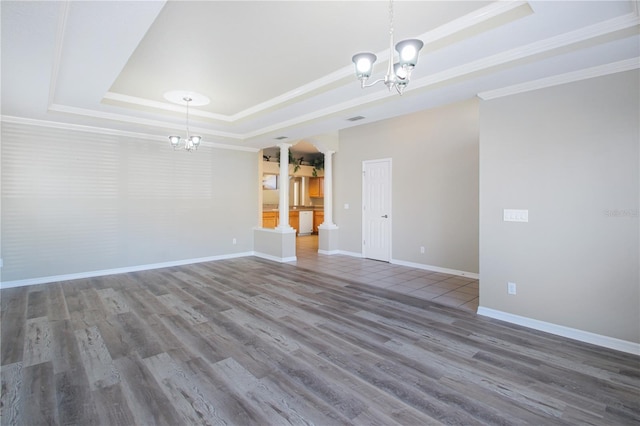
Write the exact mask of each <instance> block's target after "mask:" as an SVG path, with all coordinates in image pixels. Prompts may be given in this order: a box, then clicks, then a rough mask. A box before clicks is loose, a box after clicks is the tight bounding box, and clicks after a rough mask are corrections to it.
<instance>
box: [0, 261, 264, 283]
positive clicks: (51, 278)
mask: <svg viewBox="0 0 640 426" xmlns="http://www.w3.org/2000/svg"><path fill="white" fill-rule="evenodd" d="M251 255H253V252H244V253H232V254H225V255H220V256H208V257H200V258H195V259H184V260H175V261H171V262H162V263H151V264H147V265H136V266H127V267H124V268H114V269H103V270H99V271H88V272H79V273H76V274H65V275H52V276H48V277H38V278H29V279H26V280H14V281H5V282H0V289H4V288H13V287H23V286H27V285H37V284H49V283H55V282H59V281H70V280H78V279H82V278H93V277H102V276H105V275H115V274H126V273H128V272H138V271H148V270H150V269H160V268H170V267H172V266H182V265H190V264H193V263H202V262H211V261H214V260H224V259H234V258H237V257H247V256H251Z"/></svg>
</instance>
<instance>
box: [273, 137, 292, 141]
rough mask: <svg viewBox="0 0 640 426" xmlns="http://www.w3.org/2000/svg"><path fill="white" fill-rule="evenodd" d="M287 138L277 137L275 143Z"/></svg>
mask: <svg viewBox="0 0 640 426" xmlns="http://www.w3.org/2000/svg"><path fill="white" fill-rule="evenodd" d="M288 138H289V137H288V136H278V137H277V138H275V139H276V140H277V141H281V140H283V139H288Z"/></svg>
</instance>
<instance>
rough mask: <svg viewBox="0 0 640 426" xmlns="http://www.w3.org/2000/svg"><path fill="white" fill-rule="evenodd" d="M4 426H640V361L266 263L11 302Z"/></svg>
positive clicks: (201, 268) (86, 285) (66, 285)
mask: <svg viewBox="0 0 640 426" xmlns="http://www.w3.org/2000/svg"><path fill="white" fill-rule="evenodd" d="M1 298H2V300H1V305H2V308H1V309H2V312H1V313H2V336H1V344H2V347H1V354H2V359H1V368H2V371H1V377H2V395H1V409H2V424H3V425H37V424H77V425H92V424H101V425H134V424H135V425H147V424H161V425H187V424H198V425H200V424H206V425H208V424H221V425H222V424H228V425H232V424H233V425H245V424H247V425H249V424H251V425H253V424H255V425H282V424H304V425H309V424H316V425H333V424H378V425H392V424H404V425H425V424H462V425H474V424H505V425H507V424H508V425H512V424H533V425H547V424H572V425H574V424H598V425H622V424H638V423H639V422H640V358H638V357H637V356H633V355H629V354H624V353H620V352H616V351H612V350H608V349H603V348H600V347H596V346H591V345H587V344H583V343H579V342H574V341H571V340H567V339H563V338H560V337H556V336H552V335H547V334H544V333H542V332H537V331H533V330H528V329H525V328H521V327H518V326H515V325H511V324H506V323H502V322H499V321H496V320H492V319H489V318H484V317H478V316H476V315H475V314H473V313H470V312H465V311H461V310H458V309H455V308H452V307H447V306H443V305H438V304H435V303H433V302H430V301H426V300H421V299H417V298H413V297H411V296H408V295H402V294H398V293H393V292H390V291H388V290H385V289H383V288H377V287H370V286H366V285H363V284H361V283H358V282H355V281H348V280H344V279H341V278H339V277H335V276H331V275H327V274H323V273H320V272H315V271H310V270H305V269H302V268H297V267H295V266H293V265H282V264H277V263H274V262H269V261H265V260H261V259H257V258H242V259H232V260H224V261H217V262H209V263H201V264H195V265H188V266H183V267H176V268H169V269H162V270H153V271H145V272H137V273H130V274H122V275H113V276H107V277H101V278H92V279H83V280H75V281H69V282H61V283H55V284H48V285H42V286H32V287H22V288H15V289H4V290H2V291H1Z"/></svg>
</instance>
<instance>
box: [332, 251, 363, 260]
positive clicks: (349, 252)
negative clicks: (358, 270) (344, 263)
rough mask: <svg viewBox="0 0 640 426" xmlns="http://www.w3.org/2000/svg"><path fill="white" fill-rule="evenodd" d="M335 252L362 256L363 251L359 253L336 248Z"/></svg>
mask: <svg viewBox="0 0 640 426" xmlns="http://www.w3.org/2000/svg"><path fill="white" fill-rule="evenodd" d="M333 254H344V255H345V256H353V257H359V258H362V257H363V256H362V253H358V252H356V251H345V250H335V251H334V252H333Z"/></svg>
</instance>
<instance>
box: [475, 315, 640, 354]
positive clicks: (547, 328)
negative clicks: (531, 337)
mask: <svg viewBox="0 0 640 426" xmlns="http://www.w3.org/2000/svg"><path fill="white" fill-rule="evenodd" d="M478 315H482V316H485V317H490V318H495V319H498V320H501V321H505V322H510V323H512V324H517V325H522V326H524V327H528V328H533V329H534V330H540V331H544V332H547V333H551V334H555V335H557V336H562V337H567V338H569V339H573V340H578V341H580V342H585V343H591V344H593V345H598V346H602V347H605V348H609V349H615V350H617V351H621V352H626V353H630V354H633V355H640V344H638V343H634V342H629V341H626V340H621V339H616V338H615V337H609V336H603V335H601V334H595V333H591V332H589V331H583V330H578V329H575V328H571V327H565V326H563V325H557V324H553V323H550V322H545V321H539V320H536V319H532V318H527V317H522V316H520V315H514V314H510V313H508V312H503V311H497V310H495V309H490V308H485V307H483V306H480V307H478Z"/></svg>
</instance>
